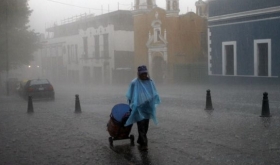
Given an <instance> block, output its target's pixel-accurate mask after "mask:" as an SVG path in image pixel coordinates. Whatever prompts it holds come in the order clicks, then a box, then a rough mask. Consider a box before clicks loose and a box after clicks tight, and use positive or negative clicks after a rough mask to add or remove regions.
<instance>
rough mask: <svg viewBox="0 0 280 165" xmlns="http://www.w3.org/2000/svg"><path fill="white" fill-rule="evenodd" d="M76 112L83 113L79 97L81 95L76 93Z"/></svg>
mask: <svg viewBox="0 0 280 165" xmlns="http://www.w3.org/2000/svg"><path fill="white" fill-rule="evenodd" d="M75 100H76V101H75V113H81V112H82V110H81V104H80V99H79V95H76V99H75Z"/></svg>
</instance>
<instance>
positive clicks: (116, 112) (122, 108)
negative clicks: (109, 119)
mask: <svg viewBox="0 0 280 165" xmlns="http://www.w3.org/2000/svg"><path fill="white" fill-rule="evenodd" d="M129 110H130V107H129V105H127V104H116V105H115V106H114V107H113V108H112V116H113V117H114V119H115V120H117V121H119V122H121V121H122V118H123V117H124V116H125V115H126V114H127V113H128V112H129Z"/></svg>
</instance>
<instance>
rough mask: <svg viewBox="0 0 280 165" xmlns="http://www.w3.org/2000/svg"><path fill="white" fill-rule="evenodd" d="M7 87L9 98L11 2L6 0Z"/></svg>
mask: <svg viewBox="0 0 280 165" xmlns="http://www.w3.org/2000/svg"><path fill="white" fill-rule="evenodd" d="M6 5H7V6H6V50H7V51H6V87H7V96H9V93H10V91H9V81H8V80H9V31H8V29H9V25H8V24H9V19H8V14H9V13H8V7H9V0H6Z"/></svg>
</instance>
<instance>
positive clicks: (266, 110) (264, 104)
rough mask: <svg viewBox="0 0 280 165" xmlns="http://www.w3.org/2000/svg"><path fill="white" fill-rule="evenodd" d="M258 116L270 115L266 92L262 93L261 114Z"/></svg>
mask: <svg viewBox="0 0 280 165" xmlns="http://www.w3.org/2000/svg"><path fill="white" fill-rule="evenodd" d="M260 117H271V115H270V110H269V101H268V93H267V92H264V93H263V101H262V114H261V116H260Z"/></svg>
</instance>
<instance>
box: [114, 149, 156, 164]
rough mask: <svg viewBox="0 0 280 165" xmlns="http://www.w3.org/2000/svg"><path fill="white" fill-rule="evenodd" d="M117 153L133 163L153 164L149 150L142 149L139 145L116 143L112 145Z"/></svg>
mask: <svg viewBox="0 0 280 165" xmlns="http://www.w3.org/2000/svg"><path fill="white" fill-rule="evenodd" d="M111 149H112V150H113V151H115V152H116V153H118V154H120V155H123V157H124V158H125V159H126V160H128V161H130V162H131V163H133V164H143V165H152V162H151V157H150V155H149V150H148V151H142V150H140V148H139V146H131V145H129V144H126V145H116V146H114V147H111Z"/></svg>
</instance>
